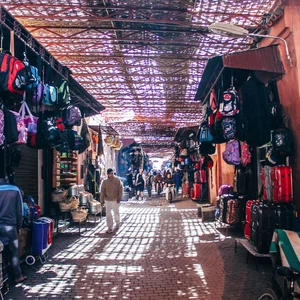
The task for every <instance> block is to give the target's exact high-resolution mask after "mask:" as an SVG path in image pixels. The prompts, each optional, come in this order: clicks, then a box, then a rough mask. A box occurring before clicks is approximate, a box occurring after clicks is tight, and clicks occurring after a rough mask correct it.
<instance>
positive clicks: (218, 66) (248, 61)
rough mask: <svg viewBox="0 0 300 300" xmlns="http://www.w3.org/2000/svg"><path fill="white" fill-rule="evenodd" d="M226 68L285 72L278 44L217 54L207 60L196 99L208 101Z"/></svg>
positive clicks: (278, 73)
mask: <svg viewBox="0 0 300 300" xmlns="http://www.w3.org/2000/svg"><path fill="white" fill-rule="evenodd" d="M226 68H228V69H241V70H248V71H261V72H268V73H271V74H274V77H276V76H278V75H281V74H284V73H285V70H284V67H283V63H282V60H281V57H280V53H279V50H278V45H271V46H267V47H261V48H256V49H250V50H246V51H240V52H235V53H230V54H225V55H222V56H216V57H213V58H211V59H210V60H208V62H207V65H206V67H205V70H204V72H203V75H202V78H201V81H200V83H199V86H198V90H197V93H196V95H195V98H194V100H195V101H201V102H202V103H204V102H205V101H206V99H207V97H208V95H209V93H210V91H211V89H212V88H213V87H214V85H215V83H216V82H217V81H218V79H219V77H220V75H221V74H222V72H223V71H224V69H226Z"/></svg>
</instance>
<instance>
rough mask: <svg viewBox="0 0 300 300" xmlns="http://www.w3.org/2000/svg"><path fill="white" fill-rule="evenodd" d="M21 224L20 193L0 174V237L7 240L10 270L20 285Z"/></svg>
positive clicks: (21, 206) (21, 203) (23, 278)
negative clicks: (19, 250)
mask: <svg viewBox="0 0 300 300" xmlns="http://www.w3.org/2000/svg"><path fill="white" fill-rule="evenodd" d="M22 223H23V199H22V195H21V191H20V189H19V188H18V187H16V186H15V185H11V184H9V183H7V180H6V179H5V175H4V174H0V236H1V238H6V239H7V240H8V247H9V254H10V259H11V268H12V273H13V275H14V279H15V283H21V282H23V281H24V280H25V279H27V277H26V276H23V275H22V272H21V268H20V261H19V253H18V248H19V241H18V234H20V233H21V227H22Z"/></svg>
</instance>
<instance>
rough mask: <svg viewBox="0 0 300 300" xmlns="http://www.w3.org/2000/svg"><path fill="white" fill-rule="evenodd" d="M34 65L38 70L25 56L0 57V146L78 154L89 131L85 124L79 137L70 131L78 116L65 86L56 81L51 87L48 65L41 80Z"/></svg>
mask: <svg viewBox="0 0 300 300" xmlns="http://www.w3.org/2000/svg"><path fill="white" fill-rule="evenodd" d="M37 64H38V65H39V67H38V68H37V67H34V66H33V65H30V63H29V61H28V60H27V57H26V55H25V54H24V58H23V60H19V59H18V58H16V57H14V56H12V55H10V54H9V53H7V52H5V51H4V52H3V53H0V66H1V67H2V71H3V72H2V73H1V74H2V77H3V78H2V79H3V80H2V83H1V86H0V96H1V101H0V102H1V103H0V104H1V109H0V116H1V117H2V119H4V122H0V146H1V145H6V146H7V147H11V146H12V145H13V144H15V143H16V144H19V145H27V146H29V147H31V148H34V149H46V148H56V149H57V150H59V151H67V150H76V151H79V153H82V152H83V151H84V150H85V149H87V147H88V146H89V143H90V137H89V131H88V127H87V125H86V123H85V121H83V124H82V128H81V131H80V134H79V133H77V131H76V130H74V129H73V127H74V126H80V124H81V119H82V114H81V111H80V109H79V108H78V107H76V106H74V105H72V104H71V103H72V99H71V98H70V92H69V86H68V82H67V81H66V80H64V79H57V80H56V82H55V84H54V83H53V79H54V78H51V73H52V67H51V65H47V67H46V69H45V76H41V75H42V67H41V64H39V63H37ZM16 70H17V71H16ZM16 108H18V110H16ZM11 109H13V110H11ZM2 121H3V120H2Z"/></svg>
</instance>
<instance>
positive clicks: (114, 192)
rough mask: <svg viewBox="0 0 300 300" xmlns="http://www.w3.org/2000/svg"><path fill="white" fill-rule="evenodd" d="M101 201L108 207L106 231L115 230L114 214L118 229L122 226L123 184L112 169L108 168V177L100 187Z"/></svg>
mask: <svg viewBox="0 0 300 300" xmlns="http://www.w3.org/2000/svg"><path fill="white" fill-rule="evenodd" d="M100 190H101V191H100V201H101V203H102V204H104V203H105V208H106V223H107V227H108V229H107V231H106V233H112V232H113V216H112V211H113V213H114V219H115V222H116V227H115V228H116V229H119V227H120V212H119V207H120V201H121V198H122V196H123V185H122V182H121V180H120V179H119V178H118V177H116V176H115V175H114V171H113V170H112V169H107V178H106V179H104V180H103V182H102V184H101V189H100Z"/></svg>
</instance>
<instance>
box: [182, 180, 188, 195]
mask: <svg viewBox="0 0 300 300" xmlns="http://www.w3.org/2000/svg"><path fill="white" fill-rule="evenodd" d="M181 188H182V196H185V195H187V194H188V193H187V188H186V184H185V183H183V184H182V186H181Z"/></svg>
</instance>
